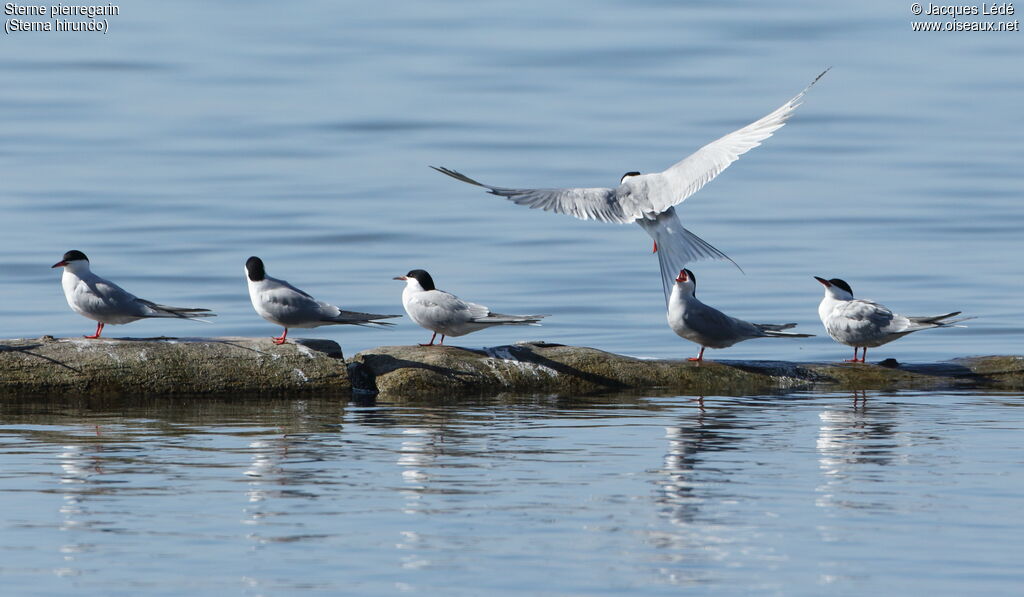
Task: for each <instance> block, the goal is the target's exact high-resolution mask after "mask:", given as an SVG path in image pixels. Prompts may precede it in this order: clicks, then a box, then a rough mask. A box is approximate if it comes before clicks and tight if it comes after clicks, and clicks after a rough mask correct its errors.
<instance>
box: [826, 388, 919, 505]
mask: <svg viewBox="0 0 1024 597" xmlns="http://www.w3.org/2000/svg"><path fill="white" fill-rule="evenodd" d="M835 404H836V405H835V407H831V408H824V409H823V410H822V411H821V412H820V413H819V415H818V418H819V420H820V425H819V427H818V436H817V441H816V446H815V447H816V450H817V452H818V466H819V469H820V471H821V475H822V482H821V483H820V484H819V485H818V487H817V488H816V491H817V493H818V494H819V495H818V497H817V499H816V500H815V503H816V504H817V505H818V506H819V507H822V508H861V509H863V508H868V509H880V508H882V509H884V508H887V507H889V506H888V505H887V501H885V500H877V499H873V496H874V495H876V492H875V490H873V489H871V487H870V485H867V486H865V485H864V483H880V482H883V481H885V480H886V479H887V478H888V472H887V471H886V469H885V468H882V467H889V466H891V465H893V464H894V463H896V462H897V461H899V460H900V459H901V454H902V453H905V451H906V447H907V445H906V444H907V442H906V438H905V437H904V436H903V435H902V434H900V432H899V416H900V414H901V412H900V409H899V408H898V407H896V406H894V405H893V404H892V403H890V402H888V401H884V400H883V401H876V400H873V399H872V396H871V393H869V392H865V391H858V392H854V393H853V394H852V396H851V400H850V401H849V402H847V403H845V404H844V403H842V402H836V403H835Z"/></svg>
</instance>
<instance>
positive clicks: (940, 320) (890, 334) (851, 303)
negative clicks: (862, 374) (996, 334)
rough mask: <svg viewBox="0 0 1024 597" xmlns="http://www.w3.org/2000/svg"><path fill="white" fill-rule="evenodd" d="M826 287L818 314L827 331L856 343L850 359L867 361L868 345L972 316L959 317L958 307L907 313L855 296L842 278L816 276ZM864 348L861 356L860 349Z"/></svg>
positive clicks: (840, 338)
mask: <svg viewBox="0 0 1024 597" xmlns="http://www.w3.org/2000/svg"><path fill="white" fill-rule="evenodd" d="M814 279H815V280H817V281H819V282H821V284H822V285H823V286H824V287H825V296H824V297H823V298H822V299H821V303H819V304H818V317H820V318H821V323H823V324H824V325H825V331H827V332H828V335H829V336H831V337H832V339H833V340H835V341H836V342H839V343H841V344H845V345H847V346H852V347H853V358H852V359H847V361H846V362H848V363H863V362H864V359H866V358H867V356H868V348H869V347H870V348H874V347H875V346H881V345H883V344H888V343H889V342H892V341H893V340H898V339H900V338H902V337H903V336H906V335H907V334H910V333H913V332H918V331H920V330H930V329H932V328H945V327H963V326H956V325H955V324H956V323H959V322H961V321H966V320H968V319H972V318H971V317H961V318H959V319H950V317H956V316H957V315H959V314H960V313H961V312H960V311H954V312H952V313H946V314H945V315H933V316H931V317H905V316H903V315H900V314H899V313H893V311H892V309H889V308H888V307H886V306H885V305H879V304H878V303H876V302H874V301H869V300H865V299H857V298H853V289H851V288H850V285H849V284H847V283H846V282H845V281H843V280H840V279H839V278H832V279H831V280H826V279H825V278H819V277H818V276H814ZM858 348H862V349H864V353H863V354H862V355H861V357H860V359H858V358H857V349H858Z"/></svg>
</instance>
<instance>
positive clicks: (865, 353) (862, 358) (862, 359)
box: [860, 346, 868, 363]
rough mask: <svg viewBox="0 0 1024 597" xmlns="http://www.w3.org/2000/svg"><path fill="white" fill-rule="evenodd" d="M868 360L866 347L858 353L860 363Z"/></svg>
mask: <svg viewBox="0 0 1024 597" xmlns="http://www.w3.org/2000/svg"><path fill="white" fill-rule="evenodd" d="M867 359H868V347H867V346H865V347H864V348H863V352H861V353H860V362H862V363H866V362H867Z"/></svg>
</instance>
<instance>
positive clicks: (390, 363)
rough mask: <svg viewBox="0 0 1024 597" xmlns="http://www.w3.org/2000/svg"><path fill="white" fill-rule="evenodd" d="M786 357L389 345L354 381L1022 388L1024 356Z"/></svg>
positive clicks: (496, 390) (557, 388)
mask: <svg viewBox="0 0 1024 597" xmlns="http://www.w3.org/2000/svg"><path fill="white" fill-rule="evenodd" d="M886 365H887V366H885V367H882V366H878V365H871V364H867V365H861V364H853V363H835V364H832V363H817V364H815V363H787V362H780V361H705V362H703V363H701V364H697V363H691V362H688V361H677V360H647V359H636V358H632V357H627V356H622V355H617V354H612V353H608V352H604V351H601V350H596V349H593V348H584V347H575V346H563V345H560V344H547V343H536V342H534V343H521V344H515V345H512V346H498V347H495V348H488V349H483V350H471V349H466V348H458V347H453V346H423V347H421V346H384V347H380V348H375V349H373V350H367V351H363V352H360V353H358V354H356V355H355V356H354V357H353V358H352V359H351V361H350V363H349V371H350V378H351V380H352V384H353V389H355V390H357V391H361V392H366V393H379V395H380V396H381V397H382V398H386V399H389V400H411V399H419V398H445V397H452V398H456V397H462V396H483V395H496V394H501V393H518V394H557V395H580V394H592V393H597V392H608V391H622V390H667V391H673V392H678V393H680V394H687V395H704V394H707V395H744V394H765V393H777V392H779V391H786V390H794V389H811V388H821V389H829V390H897V389H942V388H968V387H993V388H1000V389H1021V388H1024V358H1021V357H976V358H971V359H959V360H957V361H952V362H950V363H940V364H933V365H914V366H906V365H899V364H898V363H895V362H892V363H886Z"/></svg>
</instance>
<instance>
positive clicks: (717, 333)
mask: <svg viewBox="0 0 1024 597" xmlns="http://www.w3.org/2000/svg"><path fill="white" fill-rule="evenodd" d="M668 326H669V327H670V328H672V331H673V332H675V333H676V334H678V335H679V336H681V337H683V338H686V339H687V340H689V341H690V342H694V343H696V344H699V345H700V354H698V355H697V356H696V357H691V358H690V359H689V360H691V361H697V362H698V363H700V362H702V361H703V360H704V349H705V348H728V347H730V346H732V345H733V344H736V343H737V342H743V341H744V340H750V339H753V338H810V337H811V336H813V335H814V334H797V333H795V332H783V331H782V330H788V329H790V328H792V327H796V324H795V323H778V324H774V323H750V322H748V321H743V320H742V319H736V318H735V317H729V316H728V315H726V314H725V313H722V312H721V311H719V310H718V309H715V308H714V307H709V306H708V305H705V304H704V303H702V302H700V300H698V299H697V279H696V278H695V277H694V275H693V272H691V271H690V270H688V269H684V270H682V271H680V272H679V276H678V277H677V278H676V279H675V285H674V286H673V287H672V296H671V297H669V300H668Z"/></svg>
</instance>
